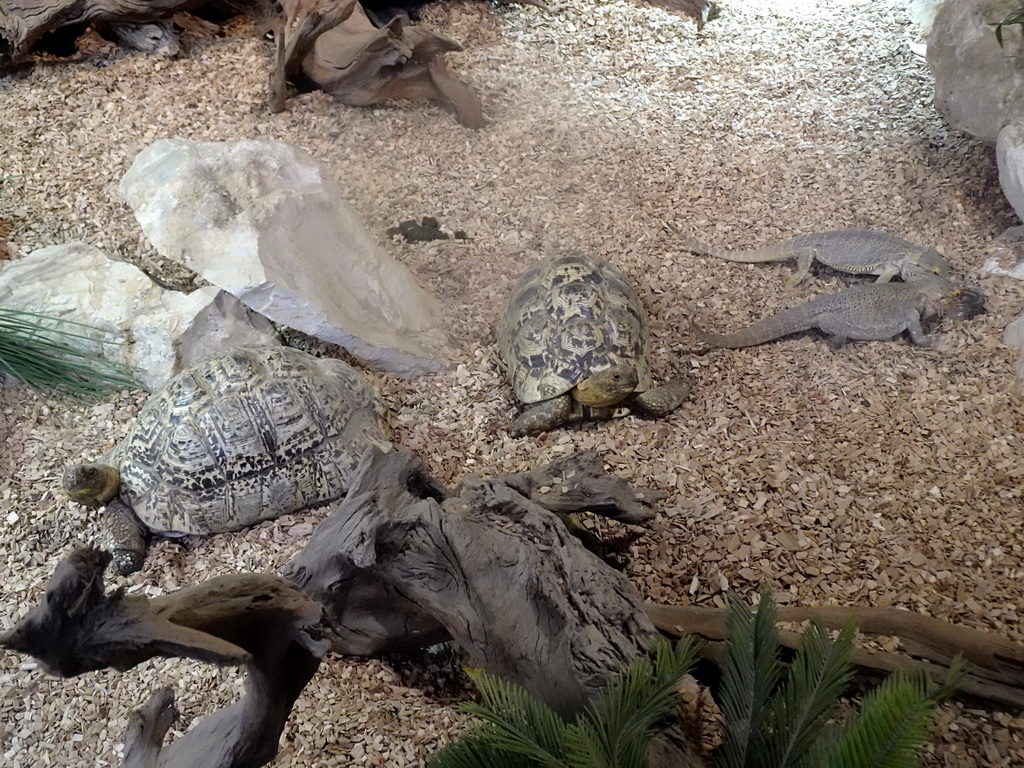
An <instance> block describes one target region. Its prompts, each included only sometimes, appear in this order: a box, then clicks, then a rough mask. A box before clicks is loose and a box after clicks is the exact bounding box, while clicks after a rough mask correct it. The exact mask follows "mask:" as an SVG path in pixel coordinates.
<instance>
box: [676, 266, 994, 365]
mask: <svg viewBox="0 0 1024 768" xmlns="http://www.w3.org/2000/svg"><path fill="white" fill-rule="evenodd" d="M982 301H983V297H981V295H980V294H979V293H977V292H975V291H968V290H964V289H962V288H959V287H957V286H955V285H954V284H953V283H952V282H950V281H949V280H946V279H943V278H932V279H930V280H918V281H914V282H910V283H882V284H879V283H870V284H866V285H855V286H853V287H852V288H846V289H845V290H842V291H839V292H838V293H832V294H829V295H827V296H820V297H818V298H816V299H812V300H811V301H808V302H806V303H804V304H800V305H799V306H796V307H790V308H788V309H784V310H782V311H781V312H778V313H776V314H774V315H771V316H770V317H766V318H765V319H763V320H761V321H759V322H757V323H754V324H753V325H751V326H750V327H748V328H745V329H744V330H742V331H737V332H736V333H727V334H718V333H709V332H707V331H704V330H702V329H701V328H699V327H698V326H697V324H696V322H695V321H694V322H691V330H692V331H693V333H694V335H696V337H697V338H698V339H700V340H701V341H703V342H705V343H706V344H710V345H712V346H715V347H727V348H729V349H738V348H740V347H751V346H754V345H756V344H764V343H765V342H768V341H772V340H774V339H777V338H779V337H781V336H788V335H789V334H791V333H798V332H800V331H808V330H810V329H812V328H817V329H818V330H820V331H821V332H822V333H824V334H826V335H827V336H828V337H829V343H830V345H831V346H833V348H835V347H838V346H840V345H842V344H843V343H845V342H846V341H848V340H855V341H880V340H883V339H891V338H893V337H894V336H897V335H899V334H901V333H903V331H907V332H908V333H909V334H910V338H911V340H912V341H913V342H914V343H915V344H917V345H919V346H931V345H932V344H934V339H932V338H931V337H930V336H928V335H926V334H925V332H924V330H923V329H922V327H921V320H922V319H926V318H928V317H931V316H934V315H946V316H949V317H955V318H964V317H968V316H970V314H971V312H969V311H968V310H969V309H971V308H974V309H977V308H980V306H981V304H982Z"/></svg>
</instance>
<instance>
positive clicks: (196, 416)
mask: <svg viewBox="0 0 1024 768" xmlns="http://www.w3.org/2000/svg"><path fill="white" fill-rule="evenodd" d="M387 429H388V427H387V416H386V411H385V408H384V404H383V402H382V401H381V399H380V396H379V395H378V394H377V392H376V391H375V390H374V389H373V388H372V387H371V386H370V385H369V383H367V382H366V380H365V379H364V378H363V377H362V376H361V375H360V373H359V372H358V371H356V370H355V369H354V368H352V366H350V365H348V364H347V363H345V362H342V361H341V360H332V359H322V358H317V357H314V356H313V355H310V354H307V353H306V352H302V351H300V350H297V349H293V348H290V347H249V348H239V349H234V350H232V351H230V352H229V353H227V354H223V355H219V356H216V357H211V358H208V359H206V360H204V361H202V362H200V363H197V364H196V365H194V366H192V367H190V368H187V369H186V370H184V371H182V372H181V373H179V374H178V375H176V376H175V377H174V378H172V379H171V380H170V381H169V382H167V384H166V385H165V386H164V387H163V389H161V390H160V391H158V392H156V393H154V394H153V395H152V396H150V398H149V399H148V400H147V401H146V403H145V404H144V405H143V407H142V410H141V411H140V412H139V415H138V418H137V419H136V421H135V423H134V424H133V425H132V427H131V429H130V430H129V432H128V434H127V436H125V438H124V439H123V440H122V441H121V442H120V443H119V444H118V445H117V446H115V447H114V448H113V449H112V450H111V451H110V452H108V453H107V454H106V455H105V456H103V457H102V458H101V459H100V460H99V462H98V463H91V464H75V465H72V466H69V467H68V468H67V470H66V471H65V473H64V488H65V490H66V491H67V493H68V495H69V496H70V497H71V499H72V500H74V501H77V502H79V503H81V504H85V505H86V506H89V507H92V508H95V509H98V508H100V507H102V506H106V512H105V515H104V521H103V523H104V538H105V540H106V541H105V543H106V544H107V546H108V547H109V548H110V549H111V551H112V554H113V562H114V565H115V566H116V567H117V569H118V570H119V571H120V572H121V573H122V574H129V573H133V572H134V571H137V570H138V569H139V568H141V567H142V563H143V560H144V559H145V553H146V540H147V538H148V534H150V533H152V534H155V535H159V536H183V535H186V534H209V533H219V532H221V531H230V530H235V529H238V528H243V527H245V526H248V525H253V524H255V523H258V522H260V521H262V520H268V519H270V518H273V517H277V516H279V515H283V514H287V513H289V512H297V511H299V510H302V509H307V508H310V507H314V506H318V505H321V504H325V503H327V502H330V501H333V500H335V499H338V498H341V497H342V496H343V495H344V494H345V492H346V490H347V489H348V486H349V483H350V480H351V477H352V475H353V473H354V471H355V469H356V465H357V464H358V463H359V460H360V458H361V457H362V455H363V453H364V452H365V451H366V449H367V448H369V447H370V446H378V447H380V448H381V449H382V450H385V451H386V450H388V449H389V448H390V447H391V443H390V442H389V441H388V437H387Z"/></svg>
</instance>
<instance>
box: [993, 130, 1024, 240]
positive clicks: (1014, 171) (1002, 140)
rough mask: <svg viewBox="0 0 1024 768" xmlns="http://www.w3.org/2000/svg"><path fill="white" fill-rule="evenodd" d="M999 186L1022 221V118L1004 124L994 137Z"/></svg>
mask: <svg viewBox="0 0 1024 768" xmlns="http://www.w3.org/2000/svg"><path fill="white" fill-rule="evenodd" d="M996 164H997V165H998V166H999V186H1001V187H1002V188H1003V194H1004V195H1006V199H1007V200H1009V202H1010V205H1012V206H1013V210H1015V211H1016V212H1017V217H1018V218H1020V220H1021V221H1024V120H1017V121H1015V122H1012V123H1010V124H1009V125H1007V126H1004V127H1003V129H1002V130H1001V131H999V136H998V137H997V138H996Z"/></svg>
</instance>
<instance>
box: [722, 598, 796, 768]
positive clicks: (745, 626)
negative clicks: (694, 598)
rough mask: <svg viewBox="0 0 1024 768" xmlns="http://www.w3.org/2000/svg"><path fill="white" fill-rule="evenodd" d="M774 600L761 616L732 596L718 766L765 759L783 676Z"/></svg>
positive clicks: (764, 601) (744, 765)
mask: <svg viewBox="0 0 1024 768" xmlns="http://www.w3.org/2000/svg"><path fill="white" fill-rule="evenodd" d="M775 617H776V610H775V601H774V600H773V599H772V597H771V595H770V594H769V593H768V592H767V591H765V592H762V594H761V601H760V604H759V605H758V608H757V611H756V613H751V611H750V608H749V607H748V606H747V605H746V604H745V603H744V602H743V600H742V599H741V598H740V597H739V596H737V595H734V594H730V595H729V614H728V618H727V620H726V625H727V629H728V638H729V639H728V643H727V645H726V654H725V662H724V663H723V665H722V686H721V693H720V697H721V701H720V702H719V707H720V709H721V710H722V744H721V746H720V747H719V749H718V751H717V753H716V755H715V764H716V765H717V766H719V768H748V767H749V766H753V765H755V764H756V763H757V761H758V760H760V759H763V757H764V755H765V746H766V745H765V732H764V725H765V718H766V715H767V712H768V700H769V697H770V696H771V694H772V691H773V690H774V688H775V686H776V684H777V682H778V679H779V675H780V672H781V669H780V664H779V659H778V638H779V635H778V628H777V627H776V619H775Z"/></svg>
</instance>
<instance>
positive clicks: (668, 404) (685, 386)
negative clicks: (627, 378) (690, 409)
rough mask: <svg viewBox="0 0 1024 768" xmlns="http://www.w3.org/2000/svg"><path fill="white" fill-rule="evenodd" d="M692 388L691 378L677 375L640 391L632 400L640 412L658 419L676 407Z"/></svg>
mask: <svg viewBox="0 0 1024 768" xmlns="http://www.w3.org/2000/svg"><path fill="white" fill-rule="evenodd" d="M692 388H693V380H692V379H691V378H690V377H689V376H677V377H676V378H674V379H672V380H671V381H667V382H665V383H664V384H662V385H661V386H660V387H655V388H654V389H649V390H647V391H646V392H641V393H640V394H639V395H636V396H635V397H634V398H633V402H634V403H635V404H636V406H637V409H638V410H639V411H640V412H641V413H643V414H645V415H647V416H652V417H653V418H655V419H660V418H662V417H663V416H668V415H669V414H670V413H672V411H674V410H675V409H676V408H678V407H679V406H680V405H681V404H682V402H683V400H685V399H686V396H687V395H689V394H690V390H691V389H692Z"/></svg>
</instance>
